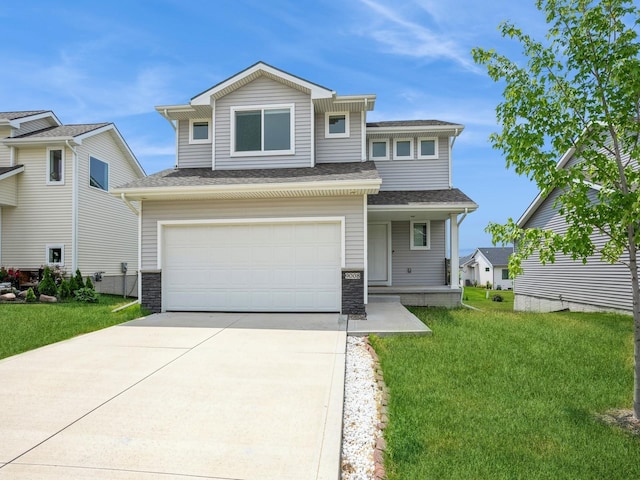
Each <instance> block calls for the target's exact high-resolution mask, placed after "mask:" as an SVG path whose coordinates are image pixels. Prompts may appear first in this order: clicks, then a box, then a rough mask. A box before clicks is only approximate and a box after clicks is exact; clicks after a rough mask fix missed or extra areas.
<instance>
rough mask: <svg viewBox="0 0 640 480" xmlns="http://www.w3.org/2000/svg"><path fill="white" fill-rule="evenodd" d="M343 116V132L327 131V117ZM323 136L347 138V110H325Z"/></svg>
mask: <svg viewBox="0 0 640 480" xmlns="http://www.w3.org/2000/svg"><path fill="white" fill-rule="evenodd" d="M340 115H343V116H344V124H345V126H344V133H330V132H329V117H337V116H340ZM324 138H349V112H325V114H324Z"/></svg>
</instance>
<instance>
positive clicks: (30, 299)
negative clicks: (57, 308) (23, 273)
mask: <svg viewBox="0 0 640 480" xmlns="http://www.w3.org/2000/svg"><path fill="white" fill-rule="evenodd" d="M25 300H26V301H27V303H33V302H35V301H36V300H37V298H36V294H35V293H33V288H31V287H29V290H27V296H26V297H25Z"/></svg>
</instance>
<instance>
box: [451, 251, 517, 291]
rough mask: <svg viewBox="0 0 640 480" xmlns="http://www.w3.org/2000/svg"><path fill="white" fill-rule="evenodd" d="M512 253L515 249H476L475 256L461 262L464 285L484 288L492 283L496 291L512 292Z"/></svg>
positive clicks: (472, 255) (465, 258)
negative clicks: (510, 265)
mask: <svg viewBox="0 0 640 480" xmlns="http://www.w3.org/2000/svg"><path fill="white" fill-rule="evenodd" d="M512 253H513V247H481V248H476V251H475V252H473V254H471V255H470V256H468V257H464V258H462V259H461V260H460V270H461V271H462V283H463V285H465V286H471V285H477V286H479V287H484V286H486V285H487V283H490V284H491V285H492V287H493V288H494V289H498V287H499V289H501V290H511V289H512V288H513V280H511V279H510V278H509V257H510V256H511V254H512Z"/></svg>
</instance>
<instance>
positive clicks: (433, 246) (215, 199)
mask: <svg viewBox="0 0 640 480" xmlns="http://www.w3.org/2000/svg"><path fill="white" fill-rule="evenodd" d="M375 101H376V96H375V95H371V94H366V95H338V94H336V92H335V91H333V90H330V89H328V88H325V87H323V86H320V85H317V84H315V83H313V82H310V81H308V80H304V79H302V78H299V77H297V76H295V75H292V74H290V73H287V72H284V71H282V70H279V69H277V68H274V67H272V66H270V65H267V64H265V63H262V62H259V63H256V64H255V65H253V66H251V67H249V68H247V69H246V70H243V71H242V72H240V73H238V74H236V75H233V76H232V77H230V78H228V79H226V80H223V81H221V82H220V83H218V84H217V85H215V86H213V87H211V88H209V89H207V90H206V91H204V92H202V93H200V94H198V95H196V96H194V97H193V98H192V99H191V100H190V101H189V103H187V104H183V105H167V106H159V107H156V110H157V111H158V112H159V113H160V114H161V115H162V116H163V117H165V118H166V119H167V120H168V121H169V122H170V124H171V126H172V127H173V129H174V131H175V138H176V167H175V168H171V169H168V170H164V171H162V172H159V173H156V174H154V175H151V176H149V177H147V178H144V179H140V180H136V181H133V182H130V183H127V184H125V185H123V186H121V187H120V188H116V189H115V190H114V191H113V193H114V194H116V195H118V196H120V197H121V198H123V199H124V200H125V202H131V201H137V202H140V206H139V208H138V214H139V215H140V219H141V226H142V230H141V238H140V255H141V266H142V267H141V271H142V273H141V282H140V283H141V292H140V295H141V298H142V303H143V305H145V306H146V307H147V308H150V309H151V310H152V311H167V310H203V311H328V312H343V313H346V314H362V313H364V312H365V305H366V303H367V302H368V299H369V296H370V295H374V294H375V295H388V294H393V295H399V296H400V297H401V299H402V301H403V302H405V303H413V304H441V305H455V304H457V303H458V302H459V297H460V290H459V286H458V285H457V284H454V285H447V280H446V268H445V267H446V259H445V256H446V253H445V252H446V242H447V241H449V242H450V245H449V248H450V251H451V258H452V265H451V267H452V269H455V270H453V271H457V270H458V265H457V263H458V253H457V252H458V225H459V223H460V222H461V220H462V218H463V217H462V215H464V214H466V213H469V212H472V211H474V210H475V209H476V208H477V205H476V204H475V203H474V202H473V201H472V200H471V199H470V198H469V197H467V196H466V195H465V194H464V193H462V192H461V191H460V190H458V189H456V188H454V187H453V184H452V177H451V170H452V169H451V150H452V146H453V141H454V139H455V138H456V137H457V136H458V135H459V134H460V133H461V132H462V130H463V128H464V127H463V126H462V125H459V124H457V123H449V122H443V121H438V120H412V121H391V122H376V123H367V113H368V112H370V111H372V110H373V109H374V106H375Z"/></svg>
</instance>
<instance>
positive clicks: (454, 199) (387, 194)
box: [367, 162, 475, 205]
mask: <svg viewBox="0 0 640 480" xmlns="http://www.w3.org/2000/svg"><path fill="white" fill-rule="evenodd" d="M367 163H369V162H367ZM420 203H456V204H459V203H473V204H475V202H474V201H473V200H471V199H470V198H469V197H467V196H466V195H465V194H464V193H462V191H461V190H459V189H457V188H448V189H446V190H411V191H382V192H380V193H378V194H377V195H369V197H368V204H369V205H410V204H411V205H413V204H420Z"/></svg>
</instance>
